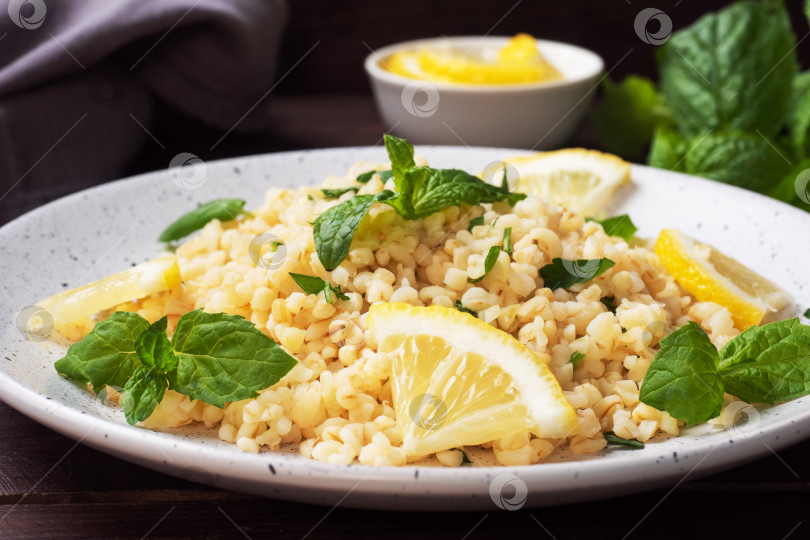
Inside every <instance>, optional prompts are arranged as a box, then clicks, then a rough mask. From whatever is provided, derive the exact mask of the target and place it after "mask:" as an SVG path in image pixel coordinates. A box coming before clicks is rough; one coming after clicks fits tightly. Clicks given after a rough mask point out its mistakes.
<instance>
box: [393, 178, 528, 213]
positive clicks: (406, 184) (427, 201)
mask: <svg viewBox="0 0 810 540" xmlns="http://www.w3.org/2000/svg"><path fill="white" fill-rule="evenodd" d="M395 172H396V170H395ZM395 178H396V177H395ZM397 190H398V191H399V192H400V193H401V196H400V197H399V198H397V199H396V200H394V201H392V202H391V203H389V204H391V206H393V207H394V208H396V209H397V212H399V214H400V215H401V216H402V217H404V218H405V219H422V218H426V217H428V216H429V215H431V214H435V213H436V212H439V211H440V210H443V209H444V208H447V207H449V206H459V205H460V204H462V203H464V204H469V205H470V206H477V205H479V204H481V203H491V202H498V201H506V202H508V203H509V204H511V205H514V204H515V203H516V202H518V201H519V200H521V199H524V198H526V195H525V194H524V193H509V192H508V191H503V190H501V188H499V187H496V186H493V185H491V184H487V183H486V182H484V181H483V180H481V179H480V178H478V177H477V176H473V175H471V174H468V173H466V172H464V171H460V170H457V169H431V168H430V167H412V168H411V169H408V170H407V171H406V172H405V173H404V175H403V176H402V178H401V179H397Z"/></svg>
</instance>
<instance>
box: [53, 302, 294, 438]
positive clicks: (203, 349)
mask: <svg viewBox="0 0 810 540" xmlns="http://www.w3.org/2000/svg"><path fill="white" fill-rule="evenodd" d="M166 326H167V319H166V318H165V317H164V318H163V319H161V320H159V321H157V322H156V323H154V324H152V325H150V324H149V323H148V322H147V321H146V320H145V319H144V318H143V317H141V316H140V315H138V314H136V313H129V312H123V311H117V312H115V313H113V314H112V315H111V316H110V317H109V318H108V319H107V320H106V321H102V322H100V323H98V324H96V326H95V327H94V328H93V330H92V331H90V333H89V334H87V335H86V336H85V337H84V338H83V339H82V340H81V341H79V342H77V343H74V344H73V345H72V346H71V347H70V348H69V349H68V352H67V355H66V356H65V357H64V358H62V359H60V360H59V361H57V362H56V364H55V366H54V367H55V368H56V370H57V371H58V372H59V373H60V374H62V375H65V376H67V377H70V378H71V379H74V380H76V381H79V382H84V383H90V384H91V385H92V386H93V389H94V390H95V391H96V392H99V391H100V390H101V389H103V388H104V386H105V385H111V386H117V387H119V388H120V387H123V391H122V393H121V406H122V408H123V410H124V415H125V416H126V419H127V422H128V423H130V424H132V425H134V424H136V423H137V422H140V421H142V420H144V419H146V418H148V417H149V415H151V414H152V412H153V411H154V410H155V407H157V405H158V404H159V403H160V400H161V399H163V395H164V393H165V391H166V388H171V389H172V390H175V391H177V392H179V393H181V394H185V395H187V396H189V397H190V398H191V399H199V400H201V401H204V402H205V403H209V404H212V405H215V406H217V407H224V406H225V403H226V402H231V401H239V400H242V399H248V398H251V397H254V396H255V395H256V393H257V392H258V391H259V390H262V389H264V388H267V387H269V386H272V385H273V384H275V383H276V382H278V380H279V379H281V377H283V376H284V375H285V374H286V373H287V372H288V371H289V370H290V369H292V368H293V366H295V364H296V360H295V359H294V358H293V357H291V356H290V355H288V354H287V353H286V352H284V350H283V349H282V348H281V347H279V346H278V345H277V344H276V343H275V342H274V341H273V340H272V339H270V338H269V337H267V336H266V335H265V334H263V333H262V332H261V331H259V330H258V329H257V328H256V327H255V326H254V325H253V324H252V323H251V322H250V321H247V320H245V319H244V318H243V317H240V316H238V315H228V314H225V313H204V312H203V311H202V310H201V309H198V310H195V311H191V312H189V313H186V314H184V315H182V316H181V317H180V319H179V320H178V322H177V328H176V329H175V332H174V337H173V339H172V340H171V341H169V339H168V337H167V336H166Z"/></svg>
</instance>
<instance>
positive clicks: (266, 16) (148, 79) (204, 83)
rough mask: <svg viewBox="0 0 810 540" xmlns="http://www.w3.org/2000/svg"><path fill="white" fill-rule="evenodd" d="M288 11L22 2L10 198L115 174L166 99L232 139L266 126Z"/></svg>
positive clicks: (11, 92)
mask: <svg viewBox="0 0 810 540" xmlns="http://www.w3.org/2000/svg"><path fill="white" fill-rule="evenodd" d="M287 16H288V8H287V5H286V3H285V2H284V0H71V1H59V2H55V1H46V0H10V2H9V3H8V16H6V14H4V13H2V12H0V186H1V187H0V203H2V198H5V197H6V196H7V195H8V193H10V192H11V191H12V190H13V189H23V190H26V189H27V188H28V189H35V190H37V191H38V192H40V193H43V192H44V193H47V192H49V191H55V192H56V191H58V189H59V184H60V179H64V178H67V177H69V178H71V180H75V179H77V178H80V179H81V180H82V183H87V184H93V183H98V182H102V181H105V180H110V179H112V178H115V176H116V175H117V174H119V173H120V172H121V170H122V169H123V167H124V166H126V164H127V163H128V161H129V160H131V159H132V157H133V156H134V155H135V153H136V152H137V150H138V149H139V147H140V145H141V144H142V143H143V141H145V140H146V139H147V138H148V137H149V135H147V130H149V129H150V127H151V126H153V124H154V119H153V118H152V116H153V110H154V100H155V99H162V100H164V101H165V102H167V103H168V104H170V105H171V106H173V107H176V108H177V109H179V110H181V111H182V112H184V113H185V114H187V115H189V116H192V117H195V118H198V119H200V120H201V121H203V122H205V123H207V124H209V125H212V126H214V127H217V128H219V129H222V131H223V134H224V133H225V132H227V131H229V130H232V129H233V130H249V129H255V128H257V127H263V126H264V121H263V115H262V114H261V111H262V110H263V108H262V107H255V106H256V104H257V102H258V101H259V100H260V99H261V98H262V97H263V96H264V95H265V94H266V93H267V92H268V90H270V88H271V87H272V84H273V80H274V76H275V68H276V62H277V57H278V52H279V45H280V38H281V35H282V31H283V27H284V25H285V23H286V19H287ZM254 107H255V108H254ZM251 109H253V113H252V114H247V113H248V111H251ZM212 143H213V141H212ZM170 158H171V156H167V165H168V163H169V160H170ZM45 198H47V195H45Z"/></svg>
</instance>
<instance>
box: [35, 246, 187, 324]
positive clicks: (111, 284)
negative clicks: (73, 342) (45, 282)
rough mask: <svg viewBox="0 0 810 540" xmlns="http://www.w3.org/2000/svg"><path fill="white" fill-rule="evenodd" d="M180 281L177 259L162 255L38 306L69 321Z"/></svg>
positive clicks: (165, 289) (65, 321)
mask: <svg viewBox="0 0 810 540" xmlns="http://www.w3.org/2000/svg"><path fill="white" fill-rule="evenodd" d="M179 284H180V267H179V266H177V259H175V258H174V257H160V258H157V259H152V260H151V261H147V262H145V263H141V264H139V265H137V266H133V267H132V268H128V269H127V270H124V271H123V272H118V273H117V274H113V275H111V276H109V277H106V278H104V279H100V280H99V281H94V282H93V283H89V284H87V285H84V286H82V287H77V288H75V289H71V290H69V291H64V292H61V293H58V294H55V295H53V296H49V297H48V298H46V299H44V300H42V301H41V302H39V303H38V305H39V306H40V307H42V308H43V309H46V310H48V311H49V312H50V313H51V315H52V316H53V317H54V318H55V319H56V320H57V321H59V322H62V323H70V322H73V321H78V320H81V319H83V318H86V317H89V316H91V315H94V314H96V313H98V312H99V311H103V310H105V309H109V308H111V307H114V306H117V305H118V304H123V303H124V302H129V301H130V300H133V299H136V298H143V297H145V296H149V295H150V294H155V293H158V292H162V291H168V290H170V289H173V288H174V287H177V286H178V285H179Z"/></svg>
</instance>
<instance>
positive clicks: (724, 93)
mask: <svg viewBox="0 0 810 540" xmlns="http://www.w3.org/2000/svg"><path fill="white" fill-rule="evenodd" d="M795 43H796V41H795V36H794V35H793V32H791V29H790V20H789V17H788V15H787V13H786V11H785V8H784V5H783V4H782V2H739V3H735V4H732V5H731V6H729V7H727V8H725V9H723V10H721V11H719V12H717V13H710V14H708V15H705V16H703V17H701V18H700V19H699V20H698V21H697V22H696V23H695V24H693V25H692V26H690V27H688V28H686V29H684V30H681V31H679V32H676V33H675V34H673V36H672V37H671V39H670V40H669V41H668V42H667V43H666V44H665V45H662V46H661V47H660V48H659V49H658V65H659V72H660V76H661V91H662V92H663V94H664V95H665V96H666V100H667V103H668V104H669V107H670V108H671V110H672V118H673V120H674V121H675V123H676V124H677V125H678V128H679V130H680V131H681V133H683V134H684V135H686V136H688V137H695V136H699V135H701V134H703V133H704V132H706V131H709V130H717V129H724V128H731V129H740V130H745V131H750V132H756V131H757V130H758V131H760V132H761V133H762V134H764V135H765V136H771V135H774V134H775V133H777V132H778V131H779V129H780V128H781V127H782V124H783V122H784V119H785V115H786V113H787V111H788V107H789V103H790V94H791V81H792V80H793V77H794V75H795V73H796V70H797V67H796V65H797V62H796V52H795V50H794V46H795Z"/></svg>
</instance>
